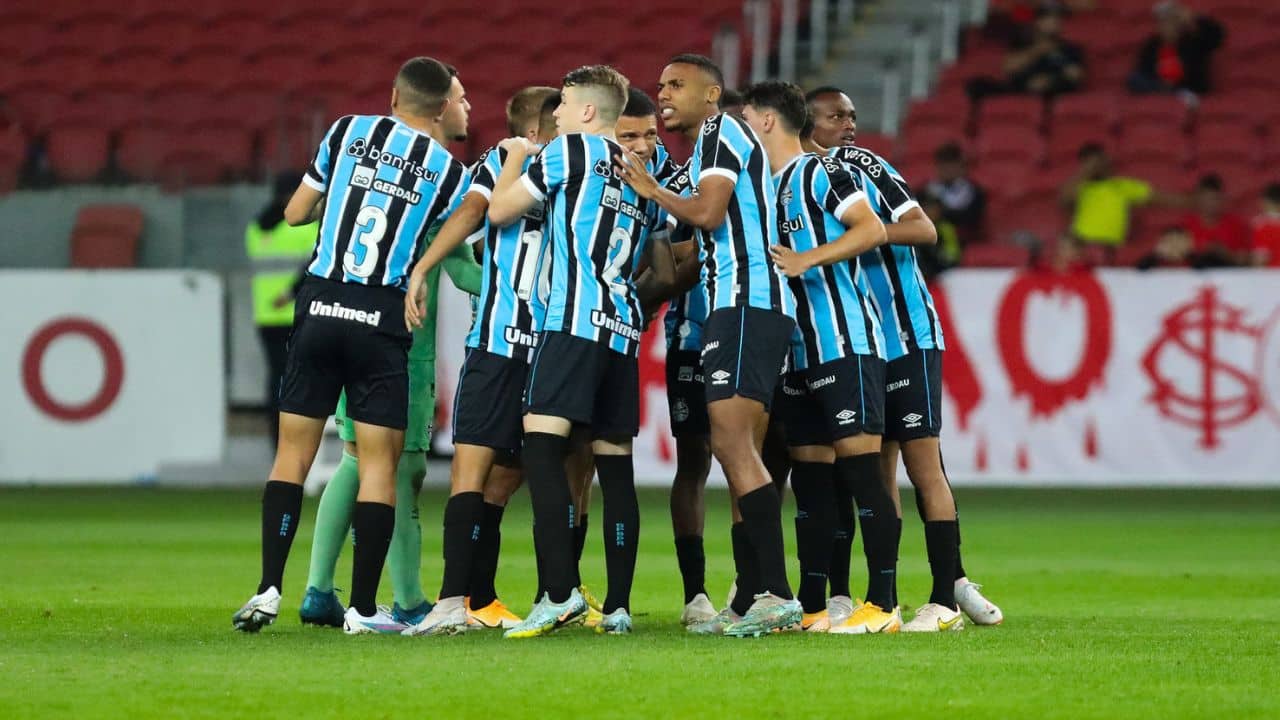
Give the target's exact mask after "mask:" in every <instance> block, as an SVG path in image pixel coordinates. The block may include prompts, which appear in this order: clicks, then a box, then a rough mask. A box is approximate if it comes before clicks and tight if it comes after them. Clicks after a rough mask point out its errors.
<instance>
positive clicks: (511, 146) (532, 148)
mask: <svg viewBox="0 0 1280 720" xmlns="http://www.w3.org/2000/svg"><path fill="white" fill-rule="evenodd" d="M498 147H500V148H502V149H503V150H506V151H507V154H508V155H510V154H513V153H521V154H523V155H526V156H527V155H537V154H538V146H537V145H535V144H534V143H533V141H531V140H530V139H529V138H525V137H509V138H507V139H505V140H503V141H501V142H499V143H498Z"/></svg>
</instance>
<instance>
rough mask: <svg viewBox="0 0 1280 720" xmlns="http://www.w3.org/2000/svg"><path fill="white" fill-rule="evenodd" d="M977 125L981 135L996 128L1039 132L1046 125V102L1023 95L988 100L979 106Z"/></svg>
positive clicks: (1003, 96) (1002, 96)
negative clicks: (1026, 129)
mask: <svg viewBox="0 0 1280 720" xmlns="http://www.w3.org/2000/svg"><path fill="white" fill-rule="evenodd" d="M975 123H976V129H977V131H978V133H979V134H982V133H984V132H986V131H987V130H989V129H991V128H995V127H999V128H1006V127H1015V128H1032V129H1036V130H1038V129H1040V128H1041V127H1042V126H1043V125H1044V101H1043V100H1041V99H1040V98H1038V97H1028V96H1023V95H1001V96H998V97H992V98H987V99H985V100H983V101H982V102H981V103H980V104H979V105H978V114H977V117H976V118H975Z"/></svg>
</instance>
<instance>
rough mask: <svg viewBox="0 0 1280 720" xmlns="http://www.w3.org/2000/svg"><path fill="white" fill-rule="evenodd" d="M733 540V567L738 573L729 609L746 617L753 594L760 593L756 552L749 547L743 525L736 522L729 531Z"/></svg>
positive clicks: (749, 539)
mask: <svg viewBox="0 0 1280 720" xmlns="http://www.w3.org/2000/svg"><path fill="white" fill-rule="evenodd" d="M729 537H730V538H731V539H732V540H733V567H734V569H735V570H736V571H737V573H738V578H737V581H736V582H737V589H736V590H735V591H734V593H733V602H732V603H730V605H729V607H731V608H733V611H734V612H736V613H738V614H739V615H746V614H747V610H748V609H749V608H750V607H751V603H753V602H755V594H756V593H758V592H760V575H759V573H758V572H757V571H756V551H755V549H754V548H752V547H751V536H749V535H748V534H747V526H746V524H745V523H741V522H736V523H734V524H733V527H732V528H731V529H730V531H729Z"/></svg>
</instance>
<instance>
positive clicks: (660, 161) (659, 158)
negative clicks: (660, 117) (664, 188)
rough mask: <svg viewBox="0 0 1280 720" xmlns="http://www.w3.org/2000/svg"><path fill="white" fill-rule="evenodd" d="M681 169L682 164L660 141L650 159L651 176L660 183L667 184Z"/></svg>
mask: <svg viewBox="0 0 1280 720" xmlns="http://www.w3.org/2000/svg"><path fill="white" fill-rule="evenodd" d="M680 169H681V166H680V164H679V163H677V162H676V161H675V160H674V159H673V158H672V157H671V153H669V152H667V146H666V145H663V144H662V141H661V140H659V141H658V146H657V147H655V148H654V149H653V157H651V158H649V174H650V175H652V176H653V178H654V179H655V180H657V181H658V182H659V183H666V182H667V181H668V180H670V179H671V177H672V176H673V175H675V174H676V173H677V172H679V171H680Z"/></svg>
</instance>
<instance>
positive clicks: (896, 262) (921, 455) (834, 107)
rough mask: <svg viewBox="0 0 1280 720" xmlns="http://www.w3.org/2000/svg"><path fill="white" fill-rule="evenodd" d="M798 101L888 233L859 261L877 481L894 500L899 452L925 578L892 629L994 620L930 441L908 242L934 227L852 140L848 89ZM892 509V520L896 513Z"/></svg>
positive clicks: (931, 359) (929, 394)
mask: <svg viewBox="0 0 1280 720" xmlns="http://www.w3.org/2000/svg"><path fill="white" fill-rule="evenodd" d="M807 98H808V101H809V108H810V114H811V116H812V118H813V131H812V138H811V140H812V142H813V143H815V144H816V145H817V146H820V147H830V148H831V149H830V150H829V151H828V152H829V154H830V155H831V156H832V157H835V158H838V159H840V160H841V161H842V162H844V163H845V164H846V165H849V166H850V167H851V169H853V170H854V171H855V173H856V174H858V175H859V176H860V177H861V179H862V181H863V184H864V187H866V189H867V192H868V196H869V198H870V200H871V203H872V207H873V208H875V210H876V212H877V214H878V215H879V216H880V217H881V219H882V220H884V223H885V228H886V230H887V232H888V237H889V244H888V245H886V246H884V247H881V248H878V249H877V250H876V251H875V252H873V253H868V254H866V255H864V256H863V257H862V258H861V264H862V267H863V271H864V273H865V275H866V279H867V282H868V284H869V286H870V289H871V297H872V300H873V304H874V306H875V308H876V311H877V313H878V314H879V316H880V322H881V326H882V327H883V329H884V335H885V350H886V357H887V359H888V361H889V362H888V365H887V368H886V377H885V382H886V386H885V389H886V394H885V423H886V424H885V436H884V444H883V445H882V447H881V461H882V468H883V475H884V480H885V482H886V483H887V484H888V487H889V490H890V492H891V493H892V494H893V496H894V503H895V504H896V505H899V506H900V502H899V500H898V488H897V481H896V475H897V468H898V455H899V453H901V455H902V459H903V462H904V464H905V465H906V468H907V477H908V478H909V479H910V480H911V483H912V485H914V486H915V489H916V507H917V510H918V511H919V513H920V517H921V519H922V520H923V521H924V523H925V544H926V548H927V552H928V556H929V567H930V570H931V572H932V575H933V589H932V592H931V593H930V597H929V602H928V603H927V604H925V605H923V606H922V607H921V608H920V610H919V611H918V612H917V613H916V616H915V618H913V619H912V620H911V621H910V622H908V623H906V624H905V625H904V626H903V628H902V629H903V631H906V632H915V631H936V630H959V629H961V628H963V626H964V623H963V620H962V619H961V618H960V614H959V612H958V610H963V611H964V613H965V614H966V615H968V616H969V619H970V620H972V621H973V622H974V623H976V624H979V625H994V624H998V623H1000V622H1001V621H1003V619H1004V616H1003V614H1002V613H1001V611H1000V608H998V607H996V606H995V605H994V604H992V603H991V602H989V601H988V600H987V599H986V598H985V597H983V596H982V594H981V592H979V590H980V588H979V586H978V585H977V584H976V583H972V582H969V580H968V578H967V577H966V576H965V572H964V570H963V567H962V565H961V561H960V531H959V523H958V520H957V516H956V507H955V499H954V497H953V496H952V492H951V485H950V483H948V482H947V476H946V471H945V470H944V468H943V465H942V452H941V448H940V445H939V442H938V436H939V434H940V432H941V429H942V428H941V408H942V350H943V348H944V343H943V337H942V326H941V324H940V323H939V321H938V314H937V311H936V310H935V309H934V307H933V298H932V296H931V295H930V294H929V288H928V286H927V285H926V284H925V282H924V279H923V277H922V276H921V274H920V270H919V266H918V264H917V262H916V256H915V250H914V249H913V248H912V246H913V245H919V244H932V243H934V242H936V238H937V234H936V231H935V230H934V229H933V226H932V223H931V222H930V221H929V218H928V217H927V216H926V215H925V214H924V211H923V210H921V209H920V206H919V205H918V204H917V203H916V201H915V199H914V198H913V197H912V195H911V191H910V189H909V188H908V186H907V183H906V181H905V180H903V178H902V176H901V175H900V174H899V173H898V172H897V170H895V169H894V168H893V166H892V165H890V164H889V163H888V162H886V161H885V160H884V158H881V157H880V156H879V155H876V154H875V153H873V152H871V151H869V150H866V149H865V148H860V147H857V146H856V145H854V144H853V143H854V140H855V139H856V137H857V116H856V113H855V109H854V106H853V102H852V101H851V100H850V99H849V97H848V95H846V94H845V93H844V92H842V91H841V90H840V89H838V88H833V87H823V88H818V89H816V90H813V91H811V92H810V93H809V94H808V96H807ZM837 493H838V495H839V497H840V503H839V505H838V506H837V507H838V508H839V510H840V512H841V513H842V514H844V516H843V517H842V518H841V523H840V525H841V531H842V532H841V534H840V536H839V537H838V539H837V542H836V545H835V551H834V554H833V559H832V573H831V594H832V598H831V603H830V605H831V607H832V608H833V613H832V614H833V618H832V623H833V625H836V624H838V623H836V619H837V617H836V612H838V611H841V610H843V606H844V605H845V604H846V603H847V604H848V606H849V607H851V606H852V603H851V601H850V600H849V596H848V567H849V556H850V552H851V546H852V542H853V520H852V508H851V506H850V503H848V500H847V498H848V496H849V495H850V494H852V490H851V489H850V488H846V487H843V486H840V485H839V484H838V485H837ZM846 507H848V510H847V511H846ZM898 515H899V517H901V509H899V511H898ZM900 527H901V521H900V520H899V528H900ZM864 549H865V542H864ZM870 562H871V560H870V558H868V563H870ZM895 602H896V598H895Z"/></svg>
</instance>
